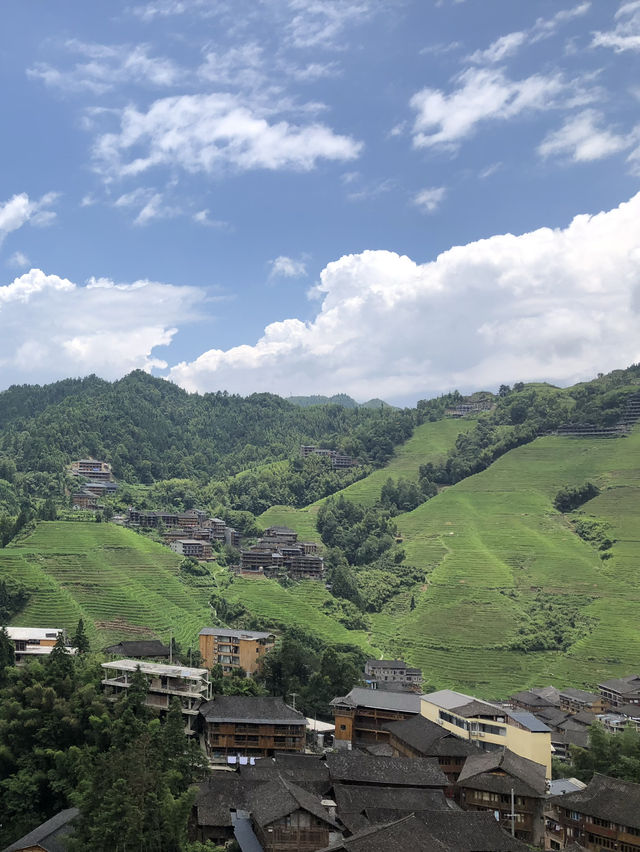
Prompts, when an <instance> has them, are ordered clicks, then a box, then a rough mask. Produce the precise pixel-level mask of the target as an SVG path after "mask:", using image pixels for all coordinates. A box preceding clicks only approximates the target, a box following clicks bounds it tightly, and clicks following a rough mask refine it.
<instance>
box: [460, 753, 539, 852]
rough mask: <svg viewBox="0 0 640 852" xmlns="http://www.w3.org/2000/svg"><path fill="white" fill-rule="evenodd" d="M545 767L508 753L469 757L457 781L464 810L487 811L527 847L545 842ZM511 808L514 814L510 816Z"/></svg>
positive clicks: (479, 754) (480, 754)
mask: <svg viewBox="0 0 640 852" xmlns="http://www.w3.org/2000/svg"><path fill="white" fill-rule="evenodd" d="M545 774H546V771H545V767H544V766H542V764H540V763H534V762H533V761H532V760H527V759H526V758H524V757H520V756H519V755H517V754H514V753H513V752H512V751H509V749H505V750H504V751H500V752H489V753H487V754H482V753H478V754H474V755H470V756H469V757H468V758H467V760H466V762H465V764H464V767H463V769H462V772H461V773H460V776H459V778H458V781H457V787H458V790H459V800H460V804H461V805H462V807H463V808H464V809H465V810H473V811H490V812H491V813H493V814H494V816H495V817H496V819H498V820H499V822H500V825H502V827H503V828H505V829H507V830H508V831H511V821H512V820H513V823H514V833H515V836H516V837H517V838H518V839H519V840H523V841H524V842H525V843H528V844H529V845H530V846H542V844H543V841H544V805H545V801H546V794H547V784H546V778H545ZM512 805H513V812H512Z"/></svg>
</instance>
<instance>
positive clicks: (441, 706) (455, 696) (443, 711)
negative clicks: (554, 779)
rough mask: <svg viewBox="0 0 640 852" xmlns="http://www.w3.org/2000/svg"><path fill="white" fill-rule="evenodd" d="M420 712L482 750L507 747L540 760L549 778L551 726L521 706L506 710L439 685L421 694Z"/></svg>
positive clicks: (534, 759) (535, 760)
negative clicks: (435, 689)
mask: <svg viewBox="0 0 640 852" xmlns="http://www.w3.org/2000/svg"><path fill="white" fill-rule="evenodd" d="M420 713H421V714H422V715H423V716H425V717H426V718H427V719H430V720H431V721H432V722H437V723H438V724H439V725H442V726H443V727H444V728H446V729H447V730H448V731H451V733H453V734H457V735H458V736H459V737H464V738H465V739H467V740H469V741H470V742H473V743H475V744H476V745H478V746H479V747H480V748H482V749H484V750H485V751H497V750H498V749H501V748H508V749H510V750H511V751H512V752H514V753H515V754H519V755H520V757H526V758H527V759H528V760H533V761H534V762H535V763H541V764H542V765H543V766H544V767H545V770H546V777H547V779H550V778H551V729H550V728H548V727H547V726H546V725H545V724H543V723H542V722H541V721H540V720H539V719H537V718H536V717H535V716H534V715H533V713H527V712H526V711H524V710H509V709H506V708H505V707H501V706H500V705H499V704H492V703H490V702H489V701H482V700H480V699H478V698H473V696H471V695H465V694H464V693H463V692H454V691H453V690H451V689H441V690H440V691H439V692H430V693H428V694H427V695H423V696H422V701H421V708H420Z"/></svg>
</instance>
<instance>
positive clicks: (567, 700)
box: [560, 686, 608, 715]
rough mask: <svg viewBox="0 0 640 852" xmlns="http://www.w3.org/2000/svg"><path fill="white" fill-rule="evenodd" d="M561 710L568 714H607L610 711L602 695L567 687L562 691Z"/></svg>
mask: <svg viewBox="0 0 640 852" xmlns="http://www.w3.org/2000/svg"><path fill="white" fill-rule="evenodd" d="M560 709H561V710H566V711H567V713H580V712H581V711H586V712H588V713H593V714H594V715H595V714H597V713H605V712H606V711H607V709H608V707H607V703H606V701H605V700H604V698H603V697H602V696H601V695H596V694H595V693H594V692H585V690H584V689H574V688H573V687H571V686H570V687H567V688H566V689H562V690H561V691H560Z"/></svg>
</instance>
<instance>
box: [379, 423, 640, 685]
mask: <svg viewBox="0 0 640 852" xmlns="http://www.w3.org/2000/svg"><path fill="white" fill-rule="evenodd" d="M587 479H589V480H591V481H593V482H594V483H596V484H597V485H598V486H599V487H600V488H601V489H602V493H601V494H600V496H598V497H596V498H595V499H594V500H592V501H590V502H589V503H587V504H585V505H584V506H582V507H581V508H580V509H578V510H576V511H575V512H573V513H572V514H571V515H570V516H564V515H561V514H560V513H558V512H557V511H556V510H555V509H554V508H553V498H554V496H555V495H556V493H557V492H558V490H559V489H560V488H562V487H563V486H565V485H580V484H582V483H583V482H584V481H585V480H587ZM639 513H640V431H639V430H638V428H636V430H635V431H634V433H633V434H632V435H631V436H630V437H628V438H623V439H615V440H597V439H574V438H560V437H545V438H539V439H537V440H536V441H534V442H533V443H531V444H528V445H527V446H523V447H519V448H517V449H515V450H512V451H511V452H509V453H507V454H506V455H505V456H503V457H502V458H500V459H499V460H498V461H496V462H495V463H494V464H493V465H492V466H491V467H490V468H488V469H487V470H485V471H483V472H482V473H479V474H476V475H475V476H472V477H469V478H468V479H465V480H463V481H462V482H459V483H458V484H457V485H454V486H452V487H451V488H448V489H446V490H445V491H444V492H442V493H441V494H439V495H438V496H437V497H435V498H434V499H432V500H430V501H429V502H428V503H425V504H423V505H421V506H419V507H418V508H417V509H415V510H414V511H413V512H410V513H407V514H405V515H400V516H399V517H398V518H397V519H396V521H397V523H398V527H399V529H400V531H401V532H402V535H403V538H404V547H405V549H406V554H407V562H408V563H410V564H416V565H420V566H422V567H424V568H425V569H426V571H427V583H426V584H425V587H424V589H423V590H422V593H421V594H420V595H419V596H418V597H417V598H416V608H415V610H413V611H412V612H409V613H407V614H405V616H404V618H402V619H401V620H399V621H398V620H396V621H395V623H394V630H393V633H392V634H391V635H390V637H389V639H390V643H391V647H394V648H395V649H396V650H397V651H398V652H400V650H401V649H405V651H406V655H407V658H408V659H409V660H410V661H411V662H413V663H415V664H416V665H420V666H422V667H423V669H424V672H425V676H426V678H427V679H428V680H429V682H430V683H431V684H432V685H435V686H444V685H449V684H451V683H455V684H456V685H457V686H458V687H460V688H462V689H470V690H471V689H478V691H481V692H482V693H483V694H485V695H486V694H488V695H496V696H501V695H505V694H507V693H508V692H509V691H510V690H512V689H516V688H523V687H525V686H527V685H532V684H533V683H547V682H555V683H573V684H575V685H579V684H582V683H594V682H595V681H596V680H597V679H598V678H599V677H603V676H607V675H609V676H611V675H612V674H613V673H622V672H624V671H631V670H634V669H635V668H637V660H638V659H639V658H640V631H639V630H638V626H637V625H638V623H640V571H638V569H639V568H640V548H639V547H638V544H639V539H640V534H639V532H638V527H637V518H638V515H639ZM582 518H587V519H601V520H602V521H604V522H606V523H607V524H609V525H610V529H609V531H608V533H609V535H610V537H611V538H613V539H616V541H615V543H614V544H613V547H612V548H611V558H609V559H606V560H602V559H601V558H600V554H599V552H598V551H597V550H596V548H595V547H594V546H593V545H592V544H590V543H588V542H586V541H584V540H583V539H582V538H580V537H579V536H578V535H577V534H576V532H575V530H574V528H573V527H572V519H582ZM539 595H540V596H539ZM572 624H573V625H575V627H571V625H572ZM453 625H455V627H453ZM520 631H522V632H520ZM563 632H564V633H565V635H564V637H560V635H559V634H561V633H563ZM374 636H375V632H374ZM527 637H538V639H539V640H540V642H539V643H540V644H542V643H544V642H545V641H547V642H548V641H549V640H550V641H551V643H552V644H553V643H554V641H555V638H556V637H557V638H558V641H557V643H556V644H558V645H563V644H564V645H566V647H565V648H564V650H559V649H558V650H529V651H528V652H527V653H526V654H525V653H523V652H522V650H517V649H516V648H517V646H518V645H519V644H522V647H526V643H523V640H524V639H526V638H527ZM530 644H533V645H534V646H535V644H536V643H535V642H533V643H531V642H530ZM510 646H511V647H510Z"/></svg>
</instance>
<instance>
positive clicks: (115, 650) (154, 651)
mask: <svg viewBox="0 0 640 852" xmlns="http://www.w3.org/2000/svg"><path fill="white" fill-rule="evenodd" d="M104 652H105V654H110V655H111V656H113V657H120V658H122V657H128V658H130V657H142V658H144V659H167V660H168V659H169V656H170V653H171V651H170V648H169V646H168V645H163V644H162V642H160V641H159V640H158V639H134V640H132V641H122V642H118V644H117V645H109V646H108V647H106V648H105V649H104Z"/></svg>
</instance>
